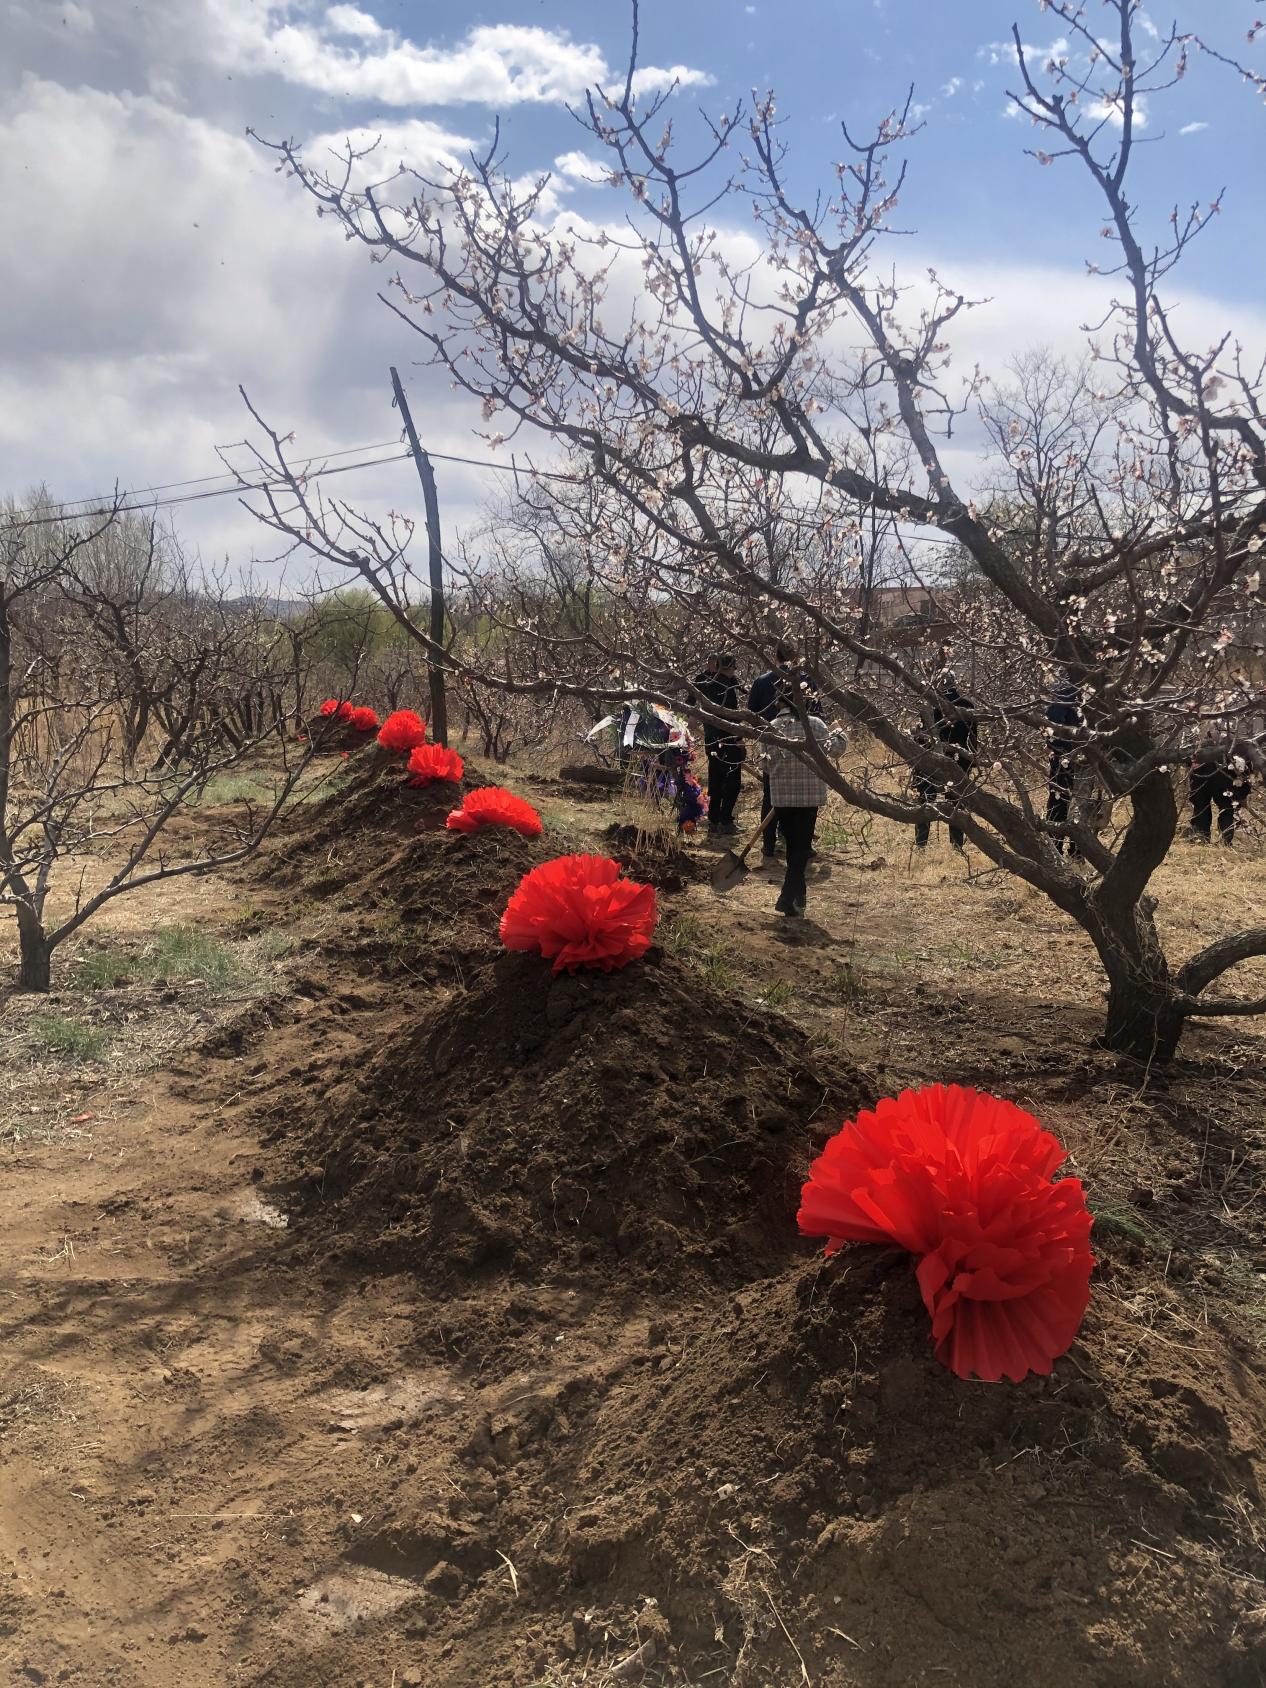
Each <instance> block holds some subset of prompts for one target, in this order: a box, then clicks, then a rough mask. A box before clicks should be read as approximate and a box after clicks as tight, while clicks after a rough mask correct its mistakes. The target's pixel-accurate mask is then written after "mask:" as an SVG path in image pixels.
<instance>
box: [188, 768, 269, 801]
mask: <svg viewBox="0 0 1266 1688" xmlns="http://www.w3.org/2000/svg"><path fill="white" fill-rule="evenodd" d="M276 797H277V794H276V792H275V791H274V790H273V788H272V786H270V785H268V784H267V783H266V782H265V781H264V780H262V779H261V778H259V776H258V775H255V774H220V775H218V776H217V777H216V778H215V779H211V780H208V781H207V783H206V785H204V786H203V788H202V795H201V797H200V798H199V799H198V801H199V803H201V804H202V805H203V806H204V807H205V808H208V809H211V808H219V807H220V806H221V805H223V804H225V803H253V804H255V805H256V807H259V806H260V805H262V804H267V805H268V807H269V808H271V807H272V805H273V803H274V802H275V801H276Z"/></svg>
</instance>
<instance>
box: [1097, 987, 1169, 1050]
mask: <svg viewBox="0 0 1266 1688" xmlns="http://www.w3.org/2000/svg"><path fill="white" fill-rule="evenodd" d="M1184 1023H1185V1016H1184V1015H1183V1013H1182V1010H1181V1009H1180V1008H1179V1006H1178V1003H1177V1000H1176V996H1175V992H1174V989H1173V987H1172V986H1171V985H1170V984H1169V983H1168V981H1162V980H1157V979H1148V978H1145V977H1142V976H1141V975H1139V974H1137V973H1132V974H1119V975H1117V976H1116V977H1113V976H1111V975H1110V976H1109V980H1108V1018H1107V1024H1106V1025H1105V1027H1104V1031H1103V1037H1102V1039H1101V1041H1102V1043H1103V1046H1104V1048H1105V1049H1112V1050H1115V1051H1116V1052H1117V1053H1118V1054H1120V1055H1129V1056H1131V1057H1132V1058H1133V1059H1134V1060H1136V1061H1142V1062H1144V1063H1145V1064H1147V1065H1149V1066H1150V1065H1162V1064H1163V1063H1164V1062H1166V1061H1169V1060H1171V1059H1172V1058H1173V1055H1174V1051H1175V1050H1176V1049H1177V1047H1178V1039H1179V1038H1180V1037H1181V1036H1182V1029H1183V1025H1184Z"/></svg>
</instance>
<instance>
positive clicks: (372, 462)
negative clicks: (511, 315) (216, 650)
mask: <svg viewBox="0 0 1266 1688" xmlns="http://www.w3.org/2000/svg"><path fill="white" fill-rule="evenodd" d="M244 443H246V442H244V441H236V442H235V444H239V445H240V444H244ZM397 443H398V441H396V440H382V441H379V442H378V444H376V445H363V446H348V447H346V448H345V449H344V450H341V451H329V452H321V453H318V454H317V455H315V456H312V457H309V458H307V459H305V460H304V465H303V468H302V469H300V468H298V467H296V466H293V465H288V466H287V467H288V468H289V470H290V473H291V474H292V475H294V476H296V477H297V478H299V479H301V480H308V481H317V480H322V479H324V478H326V477H327V476H330V475H345V474H349V473H351V472H353V471H355V470H359V469H375V468H378V467H380V466H381V465H382V464H384V463H399V462H402V461H403V460H404V459H405V458H407V457H408V456H409V455H410V454H409V452H408V451H407V450H404V451H396V452H392V453H391V454H390V455H388V456H386V457H375V458H367V459H365V460H364V461H362V462H358V463H342V464H339V465H338V466H337V467H336V468H324V469H317V470H313V471H312V472H311V473H308V472H307V471H308V469H309V467H310V466H311V465H312V464H313V463H318V462H320V463H329V462H330V461H331V460H332V459H334V458H339V457H347V456H350V455H352V453H354V452H358V451H376V450H381V449H383V448H385V447H386V446H389V445H396V444H397ZM427 455H428V457H431V458H434V459H435V460H436V461H437V462H440V463H459V464H463V465H465V466H466V467H468V468H472V469H491V470H493V471H495V472H496V473H498V474H503V475H513V476H514V477H515V478H516V480H517V478H518V477H519V476H520V475H527V476H529V477H530V478H532V479H534V480H550V481H566V482H567V483H569V484H570V485H572V486H586V485H587V484H588V482H587V481H586V479H585V478H584V477H583V476H581V475H571V474H567V473H566V472H565V471H563V470H560V469H537V468H533V467H532V466H531V465H528V466H526V467H520V466H519V465H518V464H516V463H498V462H496V461H495V460H493V459H492V458H487V457H482V458H481V457H463V456H459V455H457V454H455V453H453V452H445V451H428V453H427ZM232 473H233V471H232V470H225V471H222V472H221V473H220V474H218V475H201V476H197V477H195V478H193V479H191V480H185V481H167V482H163V483H160V484H159V485H157V486H152V487H148V488H138V489H135V490H134V491H133V492H131V493H126V494H124V499H125V500H126V499H128V498H132V497H135V493H136V491H145V492H165V491H172V492H173V493H175V489H176V488H179V487H190V486H202V487H206V486H208V483H210V482H211V481H218V480H223V479H225V478H226V477H227V476H228V475H231V474H232ZM284 484H285V483H284V482H282V481H278V480H276V479H274V480H267V481H243V480H233V481H231V482H230V484H229V485H228V486H222V487H209V489H208V490H206V491H203V492H183V493H179V494H176V495H174V496H172V497H170V498H145V499H143V500H142V501H140V502H138V503H127V502H123V503H120V504H119V505H117V506H116V505H115V503H114V498H113V495H112V494H105V493H101V494H98V495H97V497H96V498H74V499H67V500H64V501H63V502H61V503H58V504H55V505H53V506H52V508H53V509H54V510H59V511H68V510H71V506H73V505H83V504H87V505H95V506H96V507H95V508H90V509H75V510H74V511H73V512H72V513H71V514H69V515H65V514H63V515H49V516H36V517H32V518H30V519H29V520H26V521H21V522H10V523H8V524H6V525H5V527H4V528H0V532H5V533H11V532H13V531H15V530H16V529H18V528H28V527H50V526H56V525H58V524H59V523H62V522H67V521H73V520H77V519H78V520H90V519H93V518H96V517H106V516H109V515H111V514H112V513H117V514H119V515H128V514H135V513H137V512H140V511H144V510H166V509H170V508H171V507H173V506H174V505H178V504H197V503H200V502H201V501H202V500H203V499H207V498H224V497H227V496H229V495H230V494H232V493H239V494H240V493H243V492H265V491H268V490H270V489H271V488H274V487H277V486H282V485H284ZM917 543H919V544H921V545H957V544H958V543H959V541H958V540H956V539H954V538H953V536H952V535H950V534H944V535H940V534H937V535H933V534H920V535H919V536H918V540H917Z"/></svg>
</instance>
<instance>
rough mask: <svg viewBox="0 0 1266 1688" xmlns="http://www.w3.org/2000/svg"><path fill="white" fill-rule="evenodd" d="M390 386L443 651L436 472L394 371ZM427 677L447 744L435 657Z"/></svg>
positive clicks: (435, 733) (435, 640)
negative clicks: (421, 518) (413, 471)
mask: <svg viewBox="0 0 1266 1688" xmlns="http://www.w3.org/2000/svg"><path fill="white" fill-rule="evenodd" d="M391 385H392V387H393V389H394V390H395V395H396V396H395V404H396V406H397V408H398V409H399V411H400V415H401V417H402V418H403V420H404V431H405V434H406V435H407V437H408V441H409V450H410V451H411V452H412V453H413V461H414V462H415V463H416V464H417V466H418V479H419V480H420V481H421V482H422V503H423V506H424V508H425V510H426V537H427V545H428V560H429V563H430V574H431V626H430V636H431V644H432V645H433V646H436V647H442V646H443V644H444V553H443V551H442V550H441V549H440V501H439V498H438V497H437V496H436V492H435V471H434V469H432V467H431V459H430V458H429V457H428V456H427V455H426V453H425V452H424V451H423V449H422V447H421V446H420V445H419V444H418V436H417V432H416V430H415V428H414V426H413V417H412V416H411V415H410V414H409V401H408V400H407V399H406V398H405V396H404V388H403V387H402V386H401V385H400V377H399V376H398V375H397V374H396V372H395V369H394V368H393V369H392V371H391ZM427 673H428V677H429V679H430V684H431V738H432V740H433V741H434V742H435V743H436V744H442V745H447V744H448V711H447V708H446V705H445V701H444V670H443V668H441V666H440V664H439V663H438V662H437V661H436V659H435V657H434V655H432V656H431V658H430V660H429V661H428V663H427Z"/></svg>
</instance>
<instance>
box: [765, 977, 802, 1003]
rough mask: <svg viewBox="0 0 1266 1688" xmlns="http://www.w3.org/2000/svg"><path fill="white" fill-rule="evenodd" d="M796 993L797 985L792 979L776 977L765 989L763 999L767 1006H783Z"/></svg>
mask: <svg viewBox="0 0 1266 1688" xmlns="http://www.w3.org/2000/svg"><path fill="white" fill-rule="evenodd" d="M795 994H796V987H795V986H794V985H793V984H792V983H791V981H790V979H775V980H774V982H773V983H772V984H771V985H770V986H769V988H768V989H767V990H766V991H765V993H764V995H763V997H762V998H761V1000H762V1001H763V1002H764V1004H765V1006H766V1008H783V1007H785V1006H786V1004H787V1003H789V1002H790V1001H791V999H792V998H793V997H794V996H795Z"/></svg>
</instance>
